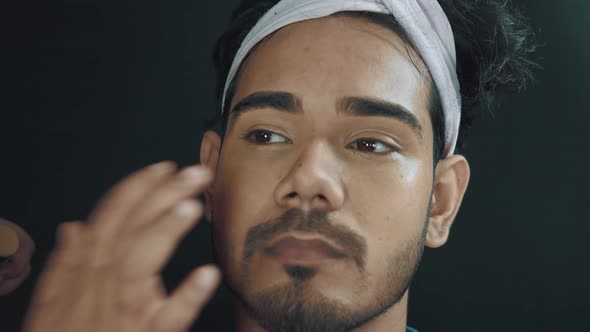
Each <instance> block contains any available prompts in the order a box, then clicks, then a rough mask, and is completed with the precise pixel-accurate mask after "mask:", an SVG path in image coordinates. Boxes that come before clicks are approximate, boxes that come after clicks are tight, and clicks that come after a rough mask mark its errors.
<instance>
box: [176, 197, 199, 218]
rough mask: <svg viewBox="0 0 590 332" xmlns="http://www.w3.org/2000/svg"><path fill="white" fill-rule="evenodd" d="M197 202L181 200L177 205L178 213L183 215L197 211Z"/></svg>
mask: <svg viewBox="0 0 590 332" xmlns="http://www.w3.org/2000/svg"><path fill="white" fill-rule="evenodd" d="M195 209H196V206H195V203H193V202H191V201H185V202H181V203H179V204H178V205H177V206H176V213H178V214H179V215H181V216H188V215H191V214H193V213H194V212H195Z"/></svg>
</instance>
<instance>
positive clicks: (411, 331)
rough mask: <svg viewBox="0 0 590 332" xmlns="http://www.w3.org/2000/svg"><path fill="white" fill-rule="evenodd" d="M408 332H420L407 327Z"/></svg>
mask: <svg viewBox="0 0 590 332" xmlns="http://www.w3.org/2000/svg"><path fill="white" fill-rule="evenodd" d="M406 332H418V330H416V329H415V328H413V327H409V326H406Z"/></svg>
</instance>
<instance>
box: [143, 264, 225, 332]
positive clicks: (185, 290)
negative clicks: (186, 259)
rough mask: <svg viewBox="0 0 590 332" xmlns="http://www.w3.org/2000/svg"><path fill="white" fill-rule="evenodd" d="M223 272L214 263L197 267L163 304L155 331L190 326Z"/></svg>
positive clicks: (174, 331) (177, 329)
mask: <svg viewBox="0 0 590 332" xmlns="http://www.w3.org/2000/svg"><path fill="white" fill-rule="evenodd" d="M220 279H221V274H220V272H219V269H218V268H217V267H215V266H213V265H208V266H202V267H200V268H198V269H195V270H194V271H193V272H192V273H191V274H190V275H189V276H188V277H187V278H186V279H185V280H184V281H183V282H182V283H181V285H180V286H178V288H176V290H174V292H173V293H172V295H171V296H170V297H169V298H168V299H167V300H166V302H165V303H164V304H163V305H162V307H161V308H160V310H159V311H158V312H157V313H156V316H155V318H154V319H155V322H154V324H153V325H152V327H154V331H162V332H164V331H165V332H179V331H186V330H188V329H189V328H190V326H191V324H192V323H193V321H194V320H195V319H196V318H197V317H198V316H199V313H200V312H201V309H202V308H203V306H204V305H205V303H206V302H207V301H208V300H209V299H210V298H211V296H212V295H213V293H214V291H215V289H216V288H217V286H218V285H219V282H220Z"/></svg>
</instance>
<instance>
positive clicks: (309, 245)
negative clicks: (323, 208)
mask: <svg viewBox="0 0 590 332" xmlns="http://www.w3.org/2000/svg"><path fill="white" fill-rule="evenodd" d="M264 252H265V253H266V254H267V255H270V256H275V257H278V258H282V259H283V260H286V261H289V262H302V263H303V262H314V261H321V260H326V259H335V258H342V257H345V256H346V255H345V253H344V252H343V250H341V249H339V248H336V247H335V246H333V245H332V244H330V243H329V242H327V241H325V240H324V239H322V238H318V237H314V238H301V237H296V236H293V235H289V236H285V237H282V238H280V239H278V240H276V241H273V243H271V245H270V246H268V247H266V248H264Z"/></svg>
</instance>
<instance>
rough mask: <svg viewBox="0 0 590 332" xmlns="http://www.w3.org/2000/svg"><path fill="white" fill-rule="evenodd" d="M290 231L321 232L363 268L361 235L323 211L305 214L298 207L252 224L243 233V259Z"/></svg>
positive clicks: (363, 242)
mask: <svg viewBox="0 0 590 332" xmlns="http://www.w3.org/2000/svg"><path fill="white" fill-rule="evenodd" d="M289 231H299V232H305V233H315V234H320V235H323V236H324V237H326V238H328V239H330V240H332V241H334V242H335V243H336V244H338V245H339V246H340V247H342V248H344V250H345V251H346V253H347V254H348V255H349V256H351V257H352V259H353V260H354V262H355V263H356V265H357V266H358V267H359V269H360V270H364V268H365V261H366V253H367V243H366V241H365V239H364V238H363V237H362V236H360V235H358V234H357V233H355V232H354V231H353V230H351V229H350V228H349V227H347V226H345V225H338V224H334V223H333V222H331V221H330V219H329V218H328V216H327V214H326V213H325V212H323V211H317V210H312V211H309V212H308V213H305V212H304V211H302V210H301V209H298V208H292V209H289V210H287V211H286V212H285V213H284V214H283V215H281V216H280V217H279V218H277V219H273V220H270V221H267V222H265V223H262V224H259V225H256V226H254V227H252V228H251V229H250V230H249V231H248V233H247V234H246V243H245V246H244V261H249V260H250V258H251V257H252V256H253V255H254V254H255V253H256V252H258V251H262V250H263V249H264V247H265V246H266V245H267V244H268V242H269V241H270V240H272V239H274V238H276V237H277V236H279V235H281V234H284V233H287V232H289Z"/></svg>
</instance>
